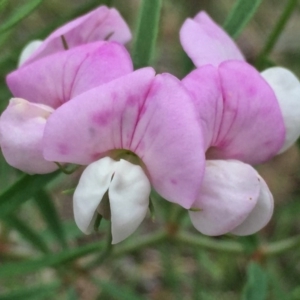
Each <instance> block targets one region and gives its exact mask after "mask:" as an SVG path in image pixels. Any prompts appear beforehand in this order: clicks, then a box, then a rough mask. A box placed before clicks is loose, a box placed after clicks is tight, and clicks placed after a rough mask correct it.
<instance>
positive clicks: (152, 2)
mask: <svg viewBox="0 0 300 300" xmlns="http://www.w3.org/2000/svg"><path fill="white" fill-rule="evenodd" d="M161 6H162V1H161V0H143V1H142V4H141V8H140V12H139V21H138V27H137V35H136V38H135V41H134V46H133V64H134V67H135V68H136V69H139V68H142V67H145V66H149V65H150V62H151V59H152V56H153V52H154V47H155V44H156V39H157V35H158V23H159V19H160V11H161Z"/></svg>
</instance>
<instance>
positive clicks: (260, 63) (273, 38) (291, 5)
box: [256, 0, 298, 70]
mask: <svg viewBox="0 0 300 300" xmlns="http://www.w3.org/2000/svg"><path fill="white" fill-rule="evenodd" d="M297 4H298V0H288V1H286V6H285V8H284V10H283V12H282V14H281V16H280V17H279V19H278V21H277V22H276V25H275V27H274V28H273V30H272V32H271V34H270V36H269V37H268V39H267V41H266V43H265V46H264V47H263V49H262V51H261V53H260V54H259V55H258V57H257V61H256V66H257V67H258V68H259V69H260V70H261V69H262V68H263V67H264V60H265V59H266V58H267V57H268V55H269V54H270V53H271V51H272V49H273V48H274V46H275V44H276V42H277V41H278V38H279V37H280V35H281V33H282V31H283V29H284V28H285V26H286V24H287V22H288V20H289V19H290V17H291V14H292V13H293V11H294V9H295V7H296V6H297Z"/></svg>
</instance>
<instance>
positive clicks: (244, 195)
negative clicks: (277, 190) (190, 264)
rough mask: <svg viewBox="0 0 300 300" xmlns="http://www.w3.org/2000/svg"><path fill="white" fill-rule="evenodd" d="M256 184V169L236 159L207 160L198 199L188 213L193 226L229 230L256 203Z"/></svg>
mask: <svg viewBox="0 0 300 300" xmlns="http://www.w3.org/2000/svg"><path fill="white" fill-rule="evenodd" d="M259 191H260V184H259V181H258V178H257V172H256V171H255V170H254V169H253V168H252V167H251V166H250V165H248V164H245V163H242V162H240V161H237V160H208V161H207V163H206V168H205V174H204V180H203V182H202V185H201V189H200V194H199V197H198V200H197V201H196V202H195V203H194V205H193V208H199V209H200V211H190V212H189V215H190V218H191V221H192V223H193V225H194V227H195V228H196V229H197V230H199V231H200V232H201V233H203V234H206V235H211V236H216V235H222V234H225V233H228V232H230V231H231V230H233V229H234V228H236V227H237V226H238V225H240V224H241V223H242V222H244V220H245V219H246V218H247V217H248V215H249V214H250V213H251V211H252V210H253V208H254V207H255V205H256V203H257V199H258V196H259Z"/></svg>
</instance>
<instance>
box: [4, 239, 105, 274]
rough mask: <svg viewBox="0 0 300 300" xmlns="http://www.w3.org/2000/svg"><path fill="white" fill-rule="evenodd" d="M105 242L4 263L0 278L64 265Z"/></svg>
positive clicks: (99, 249) (100, 247) (101, 246)
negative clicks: (31, 258)
mask: <svg viewBox="0 0 300 300" xmlns="http://www.w3.org/2000/svg"><path fill="white" fill-rule="evenodd" d="M104 244H105V243H103V242H97V243H94V244H88V245H85V246H82V247H78V248H76V249H70V250H65V251H62V252H60V253H53V254H49V255H45V256H44V257H42V258H39V259H33V260H26V261H22V262H18V263H15V262H14V263H6V264H2V265H1V268H0V278H5V277H9V276H17V275H24V274H28V273H32V272H36V271H39V270H40V269H43V268H47V267H58V266H59V267H63V265H64V264H66V263H68V262H70V261H73V260H75V259H78V258H80V257H82V256H85V255H88V254H91V253H94V252H97V251H99V252H100V251H101V250H102V249H103V247H104Z"/></svg>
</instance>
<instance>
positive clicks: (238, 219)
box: [180, 12, 300, 235]
mask: <svg viewBox="0 0 300 300" xmlns="http://www.w3.org/2000/svg"><path fill="white" fill-rule="evenodd" d="M180 39H181V43H182V45H183V48H184V50H185V51H186V52H187V54H188V55H189V56H190V58H191V59H192V60H193V62H194V63H195V65H196V66H197V67H198V69H196V70H195V71H193V72H191V73H190V74H189V75H187V76H186V77H185V78H184V79H183V83H184V85H185V86H186V88H187V89H188V90H189V92H190V94H191V95H192V97H193V99H194V104H195V106H196V110H197V112H198V114H199V120H200V122H201V124H202V127H203V129H204V131H203V134H204V142H205V149H206V157H207V159H208V160H207V165H206V170H205V175H204V180H203V183H202V187H201V192H200V194H199V197H198V199H197V201H196V202H195V203H194V204H193V207H194V208H195V210H196V211H191V212H190V217H191V220H192V222H193V224H194V226H195V227H196V228H197V229H198V230H199V231H201V232H202V233H205V234H208V235H220V234H224V233H227V232H232V233H235V234H238V235H247V234H252V233H254V232H256V231H258V230H259V229H261V228H262V227H263V226H265V225H266V224H267V222H268V221H269V220H270V218H271V215H272V211H273V197H272V195H271V193H270V191H269V189H268V187H267V185H266V183H265V182H264V180H263V179H262V178H261V177H260V176H259V175H258V173H257V172H256V171H255V170H254V169H253V168H252V167H251V166H250V165H247V164H259V163H262V162H265V161H267V160H269V159H270V158H272V157H273V156H274V155H276V154H278V153H281V152H283V151H284V150H285V149H287V148H288V147H289V146H290V145H292V144H293V143H294V142H295V140H296V139H297V138H298V137H299V134H300V105H299V104H300V103H298V102H299V101H300V84H299V81H298V79H297V78H296V77H295V76H294V75H293V74H292V73H291V72H290V71H288V70H286V69H283V68H271V69H268V70H266V71H264V72H263V73H262V74H260V73H259V72H257V71H256V70H255V69H254V68H253V67H251V66H250V65H249V64H248V63H246V62H245V60H244V57H243V55H242V54H241V52H240V51H239V49H238V48H237V46H236V45H235V43H234V42H233V41H232V40H231V38H230V37H229V36H228V35H227V33H226V32H225V31H223V29H221V28H220V27H219V26H218V25H217V24H215V23H214V22H213V21H212V20H211V19H210V17H209V16H208V15H207V14H206V13H205V12H200V13H199V14H198V15H197V16H196V17H195V18H194V19H188V20H186V21H185V23H184V24H183V26H182V28H181V31H180ZM197 210H198V211H197Z"/></svg>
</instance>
